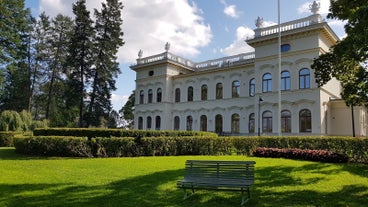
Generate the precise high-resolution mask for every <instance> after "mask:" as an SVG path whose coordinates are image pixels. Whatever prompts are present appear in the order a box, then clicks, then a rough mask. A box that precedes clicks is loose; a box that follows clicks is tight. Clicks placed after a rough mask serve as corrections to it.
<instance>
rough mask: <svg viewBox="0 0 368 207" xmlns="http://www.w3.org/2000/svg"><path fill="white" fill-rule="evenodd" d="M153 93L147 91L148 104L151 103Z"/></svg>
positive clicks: (150, 90)
mask: <svg viewBox="0 0 368 207" xmlns="http://www.w3.org/2000/svg"><path fill="white" fill-rule="evenodd" d="M152 98H153V92H152V89H149V90H148V103H152Z"/></svg>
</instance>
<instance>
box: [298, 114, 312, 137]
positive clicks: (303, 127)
mask: <svg viewBox="0 0 368 207" xmlns="http://www.w3.org/2000/svg"><path fill="white" fill-rule="evenodd" d="M299 130H300V132H312V114H311V111H310V110H308V109H302V110H301V111H300V112H299Z"/></svg>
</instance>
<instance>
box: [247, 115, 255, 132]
mask: <svg viewBox="0 0 368 207" xmlns="http://www.w3.org/2000/svg"><path fill="white" fill-rule="evenodd" d="M248 127H249V133H254V129H255V116H254V113H251V114H250V115H249V124H248Z"/></svg>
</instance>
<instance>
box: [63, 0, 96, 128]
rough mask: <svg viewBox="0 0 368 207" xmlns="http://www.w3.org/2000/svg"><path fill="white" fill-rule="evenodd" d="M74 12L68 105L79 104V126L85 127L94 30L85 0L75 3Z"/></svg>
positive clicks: (67, 95) (69, 59) (70, 49)
mask: <svg viewBox="0 0 368 207" xmlns="http://www.w3.org/2000/svg"><path fill="white" fill-rule="evenodd" d="M73 13H74V14H75V20H74V31H73V34H72V37H71V42H70V48H69V58H68V63H69V67H68V71H67V76H68V79H69V80H68V81H69V82H68V86H69V88H68V91H67V94H66V98H67V100H66V101H67V106H68V107H71V109H72V108H73V107H75V106H76V105H77V106H78V111H79V123H78V125H79V127H83V126H84V124H83V114H84V110H85V107H84V99H85V98H86V89H87V86H88V83H89V79H90V77H91V67H92V64H93V62H92V60H93V51H92V49H93V44H92V38H93V36H94V30H93V27H92V23H93V22H92V20H91V18H90V12H89V11H88V10H87V8H86V1H85V0H78V1H77V2H76V3H75V4H73Z"/></svg>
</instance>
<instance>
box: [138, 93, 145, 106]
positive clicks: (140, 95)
mask: <svg viewBox="0 0 368 207" xmlns="http://www.w3.org/2000/svg"><path fill="white" fill-rule="evenodd" d="M143 103H144V91H143V90H141V91H140V92H139V104H143Z"/></svg>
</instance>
